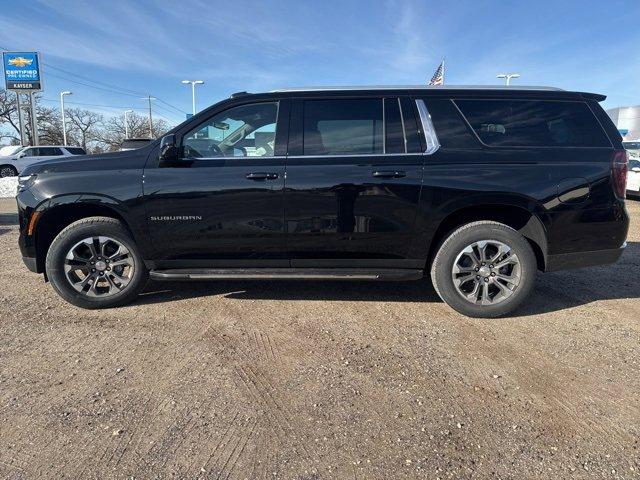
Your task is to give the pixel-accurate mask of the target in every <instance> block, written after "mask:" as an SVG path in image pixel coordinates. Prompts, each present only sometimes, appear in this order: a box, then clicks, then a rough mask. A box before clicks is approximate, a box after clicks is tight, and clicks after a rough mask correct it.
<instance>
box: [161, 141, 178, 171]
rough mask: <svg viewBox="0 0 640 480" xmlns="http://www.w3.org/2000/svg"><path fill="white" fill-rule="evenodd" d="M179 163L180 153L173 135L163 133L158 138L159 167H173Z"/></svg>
mask: <svg viewBox="0 0 640 480" xmlns="http://www.w3.org/2000/svg"><path fill="white" fill-rule="evenodd" d="M178 163H180V154H179V151H178V146H177V145H176V136H175V135H173V134H172V135H165V136H164V137H162V140H160V155H159V157H158V166H159V167H175V166H176V165H177V164H178Z"/></svg>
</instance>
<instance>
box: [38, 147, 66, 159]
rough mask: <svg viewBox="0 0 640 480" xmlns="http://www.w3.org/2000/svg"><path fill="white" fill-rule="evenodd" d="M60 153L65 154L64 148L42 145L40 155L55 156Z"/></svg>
mask: <svg viewBox="0 0 640 480" xmlns="http://www.w3.org/2000/svg"><path fill="white" fill-rule="evenodd" d="M58 155H63V153H62V150H60V149H59V148H58V147H40V152H39V156H40V157H55V156H58Z"/></svg>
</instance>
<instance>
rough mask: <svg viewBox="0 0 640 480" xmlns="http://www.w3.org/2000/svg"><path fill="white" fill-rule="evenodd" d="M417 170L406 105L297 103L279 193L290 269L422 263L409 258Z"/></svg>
mask: <svg viewBox="0 0 640 480" xmlns="http://www.w3.org/2000/svg"><path fill="white" fill-rule="evenodd" d="M422 164H423V154H422V151H421V147H420V142H419V140H418V134H417V123H416V118H415V115H414V111H413V109H412V108H411V103H410V102H409V101H408V99H406V100H405V99H400V98H398V97H395V96H393V97H387V98H385V97H381V96H380V97H366V98H363V97H360V98H344V97H343V98H339V97H338V98H329V99H327V98H299V99H295V100H294V101H293V103H292V117H291V131H290V143H289V152H288V156H287V166H286V169H287V178H286V189H285V217H286V232H287V250H288V252H289V255H290V258H291V266H292V267H343V266H344V267H358V266H360V267H397V268H402V267H405V268H412V267H415V266H416V265H418V264H420V261H419V260H415V259H410V258H408V252H409V248H410V243H411V238H412V229H413V224H414V219H415V216H416V207H417V204H418V200H419V197H420V187H421V182H422ZM422 263H424V262H422Z"/></svg>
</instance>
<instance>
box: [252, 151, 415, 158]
mask: <svg viewBox="0 0 640 480" xmlns="http://www.w3.org/2000/svg"><path fill="white" fill-rule="evenodd" d="M422 155H424V153H421V152H418V153H350V154H344V155H288V156H287V158H345V157H346V158H358V157H359V158H365V157H399V156H400V157H407V156H422ZM244 158H248V157H244Z"/></svg>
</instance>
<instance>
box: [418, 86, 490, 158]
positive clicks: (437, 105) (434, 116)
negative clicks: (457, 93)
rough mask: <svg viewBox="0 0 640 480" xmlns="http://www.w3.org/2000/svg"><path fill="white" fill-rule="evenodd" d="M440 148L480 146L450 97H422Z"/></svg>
mask: <svg viewBox="0 0 640 480" xmlns="http://www.w3.org/2000/svg"><path fill="white" fill-rule="evenodd" d="M423 100H424V101H425V104H426V105H427V109H428V110H429V114H430V115H431V121H432V122H433V128H435V130H436V135H438V141H439V142H440V145H441V147H442V148H481V146H480V143H479V142H478V140H477V139H476V138H475V137H474V135H473V133H472V132H471V131H470V130H469V128H468V127H467V125H466V124H465V121H464V119H463V118H462V116H461V115H460V112H458V109H457V108H456V107H455V105H454V104H453V102H452V101H451V100H450V99H441V98H423Z"/></svg>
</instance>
